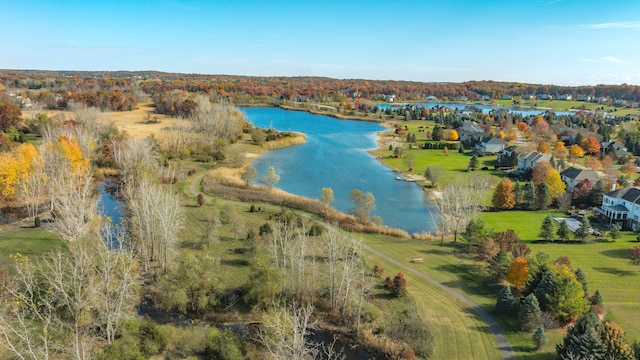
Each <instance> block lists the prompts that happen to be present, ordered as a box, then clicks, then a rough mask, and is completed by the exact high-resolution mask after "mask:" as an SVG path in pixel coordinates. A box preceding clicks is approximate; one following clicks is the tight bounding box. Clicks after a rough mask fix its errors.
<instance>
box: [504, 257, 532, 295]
mask: <svg viewBox="0 0 640 360" xmlns="http://www.w3.org/2000/svg"><path fill="white" fill-rule="evenodd" d="M528 278H529V263H528V262H527V259H525V258H523V257H518V258H515V260H513V261H512V262H511V265H510V266H509V269H508V270H507V281H508V282H509V283H510V284H512V285H513V286H515V287H517V288H522V287H523V286H524V285H525V284H526V283H527V279H528Z"/></svg>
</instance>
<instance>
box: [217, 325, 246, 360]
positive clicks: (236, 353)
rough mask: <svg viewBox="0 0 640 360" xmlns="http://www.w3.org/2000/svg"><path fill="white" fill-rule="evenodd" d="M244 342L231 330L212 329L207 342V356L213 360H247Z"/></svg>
mask: <svg viewBox="0 0 640 360" xmlns="http://www.w3.org/2000/svg"><path fill="white" fill-rule="evenodd" d="M246 353H247V352H246V349H245V348H244V342H243V341H242V339H240V338H239V337H238V336H236V335H235V334H234V333H233V332H232V331H231V330H225V331H222V332H221V331H220V330H218V329H215V328H213V329H211V330H210V331H209V334H208V340H207V355H208V356H209V359H211V360H217V359H220V360H243V359H245V358H246V356H245V355H246Z"/></svg>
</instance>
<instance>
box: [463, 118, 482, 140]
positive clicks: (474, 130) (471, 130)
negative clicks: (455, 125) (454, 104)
mask: <svg viewBox="0 0 640 360" xmlns="http://www.w3.org/2000/svg"><path fill="white" fill-rule="evenodd" d="M458 133H459V135H460V141H467V140H469V139H476V140H480V139H483V138H485V137H486V136H487V133H486V132H485V131H484V129H482V128H481V127H480V125H479V124H478V123H476V122H475V121H471V120H464V121H463V122H462V127H461V128H460V131H458Z"/></svg>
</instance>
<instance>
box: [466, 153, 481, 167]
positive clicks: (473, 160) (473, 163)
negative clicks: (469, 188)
mask: <svg viewBox="0 0 640 360" xmlns="http://www.w3.org/2000/svg"><path fill="white" fill-rule="evenodd" d="M479 166H480V161H479V160H478V157H477V156H475V155H473V157H471V159H470V160H469V168H470V169H471V170H476V169H477V168H478V167H479Z"/></svg>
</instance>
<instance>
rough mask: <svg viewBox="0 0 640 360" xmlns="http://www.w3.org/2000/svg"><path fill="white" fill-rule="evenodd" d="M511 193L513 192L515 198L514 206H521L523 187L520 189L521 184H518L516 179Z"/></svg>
mask: <svg viewBox="0 0 640 360" xmlns="http://www.w3.org/2000/svg"><path fill="white" fill-rule="evenodd" d="M513 193H514V194H515V200H516V206H517V207H520V206H522V203H523V202H524V198H523V195H524V194H523V189H522V185H520V182H519V181H516V185H515V186H514V188H513Z"/></svg>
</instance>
